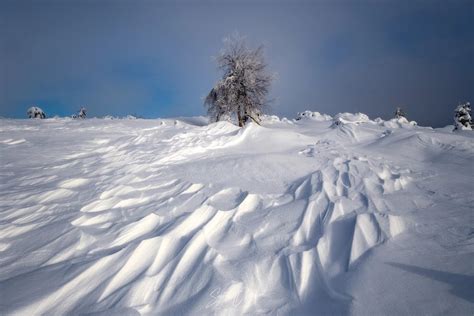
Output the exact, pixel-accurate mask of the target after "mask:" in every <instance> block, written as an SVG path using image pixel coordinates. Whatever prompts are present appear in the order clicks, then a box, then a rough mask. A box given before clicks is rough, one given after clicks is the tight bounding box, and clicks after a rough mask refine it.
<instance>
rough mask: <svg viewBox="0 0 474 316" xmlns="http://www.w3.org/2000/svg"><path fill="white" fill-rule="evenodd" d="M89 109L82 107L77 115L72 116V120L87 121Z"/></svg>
mask: <svg viewBox="0 0 474 316" xmlns="http://www.w3.org/2000/svg"><path fill="white" fill-rule="evenodd" d="M86 113H87V109H86V108H85V107H83V106H81V109H80V110H79V112H77V114H74V115H73V116H72V118H74V119H85V118H86V116H87V114H86Z"/></svg>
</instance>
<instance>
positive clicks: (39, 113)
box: [26, 106, 46, 119]
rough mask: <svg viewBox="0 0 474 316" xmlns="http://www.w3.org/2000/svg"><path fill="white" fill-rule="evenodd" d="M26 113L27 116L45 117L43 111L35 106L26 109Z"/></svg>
mask: <svg viewBox="0 0 474 316" xmlns="http://www.w3.org/2000/svg"><path fill="white" fill-rule="evenodd" d="M26 114H28V117H29V118H38V119H44V118H46V114H45V113H44V111H43V110H42V109H40V108H39V107H37V106H32V107H30V108H29V109H28V111H27V112H26Z"/></svg>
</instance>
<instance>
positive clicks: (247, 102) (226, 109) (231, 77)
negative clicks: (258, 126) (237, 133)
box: [204, 34, 273, 126]
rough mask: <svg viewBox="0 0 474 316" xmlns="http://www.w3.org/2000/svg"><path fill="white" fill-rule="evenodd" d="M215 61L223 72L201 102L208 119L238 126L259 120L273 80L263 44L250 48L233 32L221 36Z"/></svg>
mask: <svg viewBox="0 0 474 316" xmlns="http://www.w3.org/2000/svg"><path fill="white" fill-rule="evenodd" d="M217 64H218V68H219V69H220V70H222V72H223V76H222V79H221V80H219V81H218V82H217V83H216V85H215V86H214V88H212V89H211V91H210V92H209V94H208V95H207V97H206V99H205V102H204V104H205V106H206V107H207V112H208V115H209V116H210V118H211V120H212V121H221V120H232V119H233V120H236V121H237V122H238V124H239V126H244V124H245V122H247V121H248V120H253V121H254V122H256V123H259V122H260V115H261V113H262V111H263V108H264V107H265V105H266V104H267V101H268V100H267V96H268V92H269V89H270V84H271V82H272V79H273V76H272V75H271V74H269V73H268V72H267V64H266V62H265V59H264V56H263V46H260V47H258V48H256V49H252V48H250V47H248V46H247V43H246V41H245V39H244V38H243V37H240V36H239V35H237V34H235V35H233V36H231V37H229V38H226V39H224V49H223V50H222V52H221V53H220V55H219V56H218V57H217Z"/></svg>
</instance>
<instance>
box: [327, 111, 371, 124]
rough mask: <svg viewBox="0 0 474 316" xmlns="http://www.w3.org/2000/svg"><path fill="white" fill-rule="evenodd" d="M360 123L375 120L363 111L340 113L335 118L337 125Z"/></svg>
mask: <svg viewBox="0 0 474 316" xmlns="http://www.w3.org/2000/svg"><path fill="white" fill-rule="evenodd" d="M360 123H373V121H371V120H370V119H369V117H368V116H367V115H366V114H363V113H338V114H336V115H335V116H334V118H333V124H334V125H335V126H337V125H344V124H360Z"/></svg>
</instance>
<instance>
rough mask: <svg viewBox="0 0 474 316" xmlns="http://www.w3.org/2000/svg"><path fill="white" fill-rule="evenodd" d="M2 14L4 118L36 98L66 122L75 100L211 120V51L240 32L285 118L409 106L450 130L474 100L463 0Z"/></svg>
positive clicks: (106, 108)
mask: <svg viewBox="0 0 474 316" xmlns="http://www.w3.org/2000/svg"><path fill="white" fill-rule="evenodd" d="M469 10H471V11H469ZM0 12H1V13H0V20H1V21H4V23H5V24H6V26H7V27H6V28H2V31H1V32H2V33H0V34H1V37H2V38H1V42H2V48H1V51H0V71H2V76H1V78H2V79H3V81H5V82H3V81H0V84H2V91H1V93H0V115H3V116H16V117H24V109H25V108H27V106H28V105H30V104H31V103H38V102H40V101H42V102H44V104H40V105H41V106H43V107H44V108H45V110H48V108H52V109H53V110H51V109H50V110H49V112H51V111H55V112H57V113H51V114H60V115H67V114H70V113H71V112H73V111H75V110H76V109H77V108H78V106H80V105H81V104H88V106H89V108H90V115H104V114H115V115H124V114H127V113H137V114H141V115H145V116H148V117H156V116H169V115H196V114H201V113H204V109H203V108H202V99H201V97H202V96H204V95H205V94H206V93H207V92H208V90H209V89H210V87H212V85H213V83H214V82H215V80H217V79H218V75H219V74H218V73H217V71H216V68H215V64H214V62H213V60H212V58H211V56H213V55H216V54H217V52H218V51H219V49H220V48H221V44H222V42H221V40H222V38H223V37H224V36H226V35H228V34H230V33H232V32H234V31H239V32H240V33H241V34H244V35H247V37H248V39H249V41H250V42H251V43H252V44H255V45H258V44H260V43H265V44H266V47H267V51H266V54H267V56H268V59H269V63H270V66H271V68H272V69H273V70H274V71H275V72H277V73H278V78H279V79H278V80H277V82H276V83H275V86H274V89H273V98H274V99H275V102H274V104H273V110H274V111H275V112H277V113H278V114H280V115H287V116H293V115H294V113H295V112H297V111H301V110H304V109H311V110H319V111H322V112H328V113H334V112H340V111H363V112H367V113H368V114H369V115H371V116H380V115H389V114H391V112H392V111H393V109H394V108H395V106H397V105H400V104H401V105H402V106H404V107H406V109H407V112H408V113H409V114H412V115H413V117H411V118H412V119H415V120H420V121H421V122H420V123H422V124H430V125H431V124H433V125H442V124H448V123H450V119H451V112H452V107H454V105H455V104H456V102H458V101H460V100H463V99H471V100H472V99H473V95H472V93H473V91H472V89H471V88H470V87H472V86H474V80H473V75H472V74H473V70H474V69H473V68H474V66H473V64H474V62H473V61H472V57H471V56H472V55H473V53H474V49H473V46H472V45H473V44H472V40H469V38H472V37H474V34H473V33H474V32H473V31H472V28H469V25H470V24H469V23H471V20H472V4H470V3H469V2H461V1H459V2H455V3H445V2H443V3H441V2H439V3H438V2H436V1H433V2H430V3H429V4H427V3H415V4H412V3H409V2H406V3H400V2H384V3H378V2H372V3H371V2H363V3H362V2H359V3H357V2H337V3H334V2H333V3H331V2H312V1H297V2H289V1H288V2H286V1H281V2H272V3H269V2H266V1H259V2H236V1H226V2H212V1H210V2H206V3H191V2H181V3H171V2H158V1H156V2H155V1H143V2H138V3H137V2H132V1H119V2H107V1H95V2H92V1H69V2H67V3H65V2H36V1H34V2H29V1H25V2H2V4H1V5H0ZM458 99H460V100H458ZM427 107H429V108H430V109H432V112H433V114H432V115H431V116H430V117H426V116H425V115H424V114H423V113H426V111H425V110H424V109H426V108H427Z"/></svg>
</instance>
